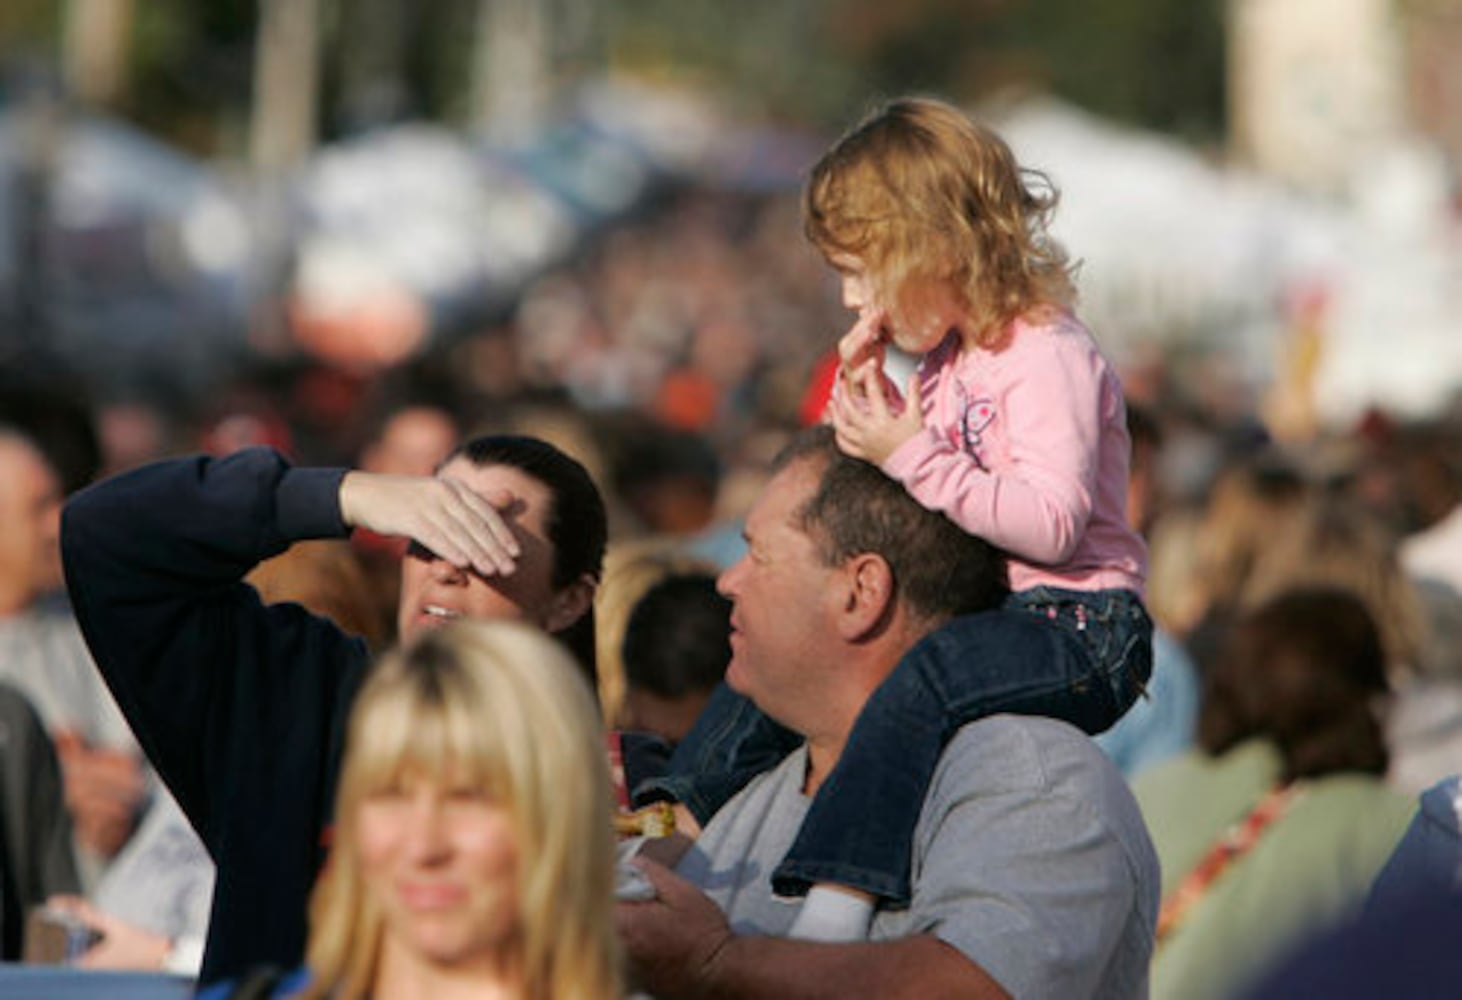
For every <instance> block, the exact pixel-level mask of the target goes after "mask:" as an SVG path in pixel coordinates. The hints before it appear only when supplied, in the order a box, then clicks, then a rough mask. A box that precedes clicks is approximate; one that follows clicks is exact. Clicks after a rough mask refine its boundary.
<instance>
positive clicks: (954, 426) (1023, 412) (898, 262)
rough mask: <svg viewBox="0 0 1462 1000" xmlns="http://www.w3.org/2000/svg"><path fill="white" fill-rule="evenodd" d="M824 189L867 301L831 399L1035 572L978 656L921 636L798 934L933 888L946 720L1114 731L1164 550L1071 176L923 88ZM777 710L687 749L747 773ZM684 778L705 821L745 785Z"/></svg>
mask: <svg viewBox="0 0 1462 1000" xmlns="http://www.w3.org/2000/svg"><path fill="white" fill-rule="evenodd" d="M803 205H804V215H805V225H806V231H807V235H808V237H809V239H811V241H812V242H813V243H814V244H815V245H816V246H817V248H818V249H819V250H820V251H821V252H822V254H823V256H824V257H825V258H826V259H827V261H828V263H829V264H830V265H831V266H832V267H833V268H835V269H836V270H837V272H838V273H839V274H840V275H841V278H842V293H843V304H844V305H845V306H847V307H848V308H849V309H853V310H856V311H857V313H858V318H857V320H856V322H855V323H854V324H853V326H852V328H851V329H850V330H849V331H848V333H847V334H846V335H845V336H843V338H842V340H841V342H840V344H839V355H840V361H841V368H840V371H839V375H838V381H837V385H836V387H835V389H834V393H833V398H832V400H831V402H830V404H829V407H828V412H827V418H826V419H827V420H828V421H829V422H830V423H831V424H832V426H833V429H834V431H835V432H836V438H837V444H838V447H839V448H840V449H841V450H842V451H843V452H844V453H846V454H848V455H851V456H852V457H854V458H859V459H863V460H865V461H868V462H870V463H872V464H874V465H877V466H879V467H880V468H881V469H882V470H883V471H884V472H885V473H886V474H887V475H888V476H890V477H891V478H893V479H894V480H896V481H898V482H899V483H901V484H902V485H903V486H904V488H905V489H906V490H908V492H909V493H910V494H911V495H912V496H913V497H914V499H915V500H917V501H919V503H921V504H922V505H923V506H925V507H927V508H929V509H931V510H934V511H938V512H941V513H943V514H945V515H946V516H948V517H949V518H950V520H952V521H953V522H954V523H956V524H957V525H959V526H960V527H961V528H962V529H963V530H965V531H966V532H968V533H969V534H971V535H976V536H979V537H981V538H983V539H985V540H986V541H988V542H990V543H992V544H993V545H996V546H998V547H999V548H1001V549H1004V550H1005V551H1006V553H1007V554H1008V556H1009V562H1008V566H1009V582H1010V586H1011V590H1012V591H1013V592H1012V594H1011V596H1010V597H1009V599H1008V600H1007V601H1006V603H1005V605H1004V607H1003V608H1001V609H998V610H995V611H990V612H985V613H983V614H982V615H980V616H979V621H978V625H977V626H976V627H969V623H965V624H964V625H961V626H959V628H960V631H959V633H958V635H959V638H957V639H955V638H950V639H948V640H947V641H949V642H957V643H959V644H960V648H961V649H962V651H963V655H961V656H957V657H955V656H951V657H946V658H943V659H940V658H938V657H917V656H910V657H908V658H906V659H905V660H904V662H903V663H902V664H901V665H900V667H899V669H898V670H896V671H895V672H894V673H893V675H892V676H891V677H890V678H889V679H888V680H887V681H886V682H885V683H884V684H883V685H882V686H881V687H880V688H879V690H878V692H877V693H876V694H875V695H874V697H873V698H872V699H871V700H870V701H869V703H868V705H867V707H866V708H865V709H864V711H863V713H862V715H861V716H860V717H859V721H858V724H857V727H856V728H855V729H854V730H853V732H852V736H851V739H850V741H849V743H848V745H847V747H846V749H845V750H844V752H843V754H842V756H841V758H840V760H839V763H838V767H837V770H836V771H834V772H833V774H832V775H831V776H830V778H829V779H828V781H827V783H826V784H824V785H823V786H822V788H821V789H820V791H819V792H818V795H817V797H816V799H815V800H814V802H813V804H812V807H811V810H810V811H809V813H808V816H807V820H806V822H805V823H804V824H803V826H802V832H801V834H800V835H799V837H798V839H797V841H796V843H795V844H794V846H793V848H792V850H791V852H789V854H788V855H787V858H786V860H785V861H784V862H783V863H782V865H781V866H780V867H779V868H778V869H777V870H776V872H775V873H774V874H773V885H774V886H775V887H776V890H777V891H778V892H779V893H782V894H799V893H807V892H808V891H809V888H811V892H810V895H809V898H808V900H807V902H806V904H805V905H804V906H803V908H802V910H801V914H802V916H801V917H800V918H799V923H798V926H797V927H795V928H794V930H793V933H794V935H798V936H805V937H814V938H833V939H845V938H858V937H861V936H862V935H863V934H864V933H865V930H866V927H867V925H868V920H869V917H870V915H871V913H872V910H873V907H874V905H876V901H877V900H879V899H882V900H886V901H889V902H892V903H894V904H899V903H904V902H907V900H908V899H909V896H910V877H909V859H910V858H911V857H912V855H913V851H912V846H913V835H914V825H915V821H916V820H917V818H918V816H919V812H920V804H921V803H922V802H923V801H924V798H925V792H926V790H927V788H928V785H929V781H930V778H931V777H932V775H933V772H934V768H935V764H936V762H937V760H938V759H939V755H940V753H941V752H942V750H943V747H944V742H945V740H946V739H947V738H948V737H949V736H950V735H951V734H953V733H954V732H956V731H957V730H958V729H959V728H960V726H962V725H964V724H965V723H968V722H971V721H974V720H975V719H978V718H981V717H983V716H986V715H991V714H994V713H996V712H1018V713H1023V714H1028V715H1048V716H1054V717H1057V718H1061V719H1065V720H1067V721H1069V722H1072V723H1075V724H1076V725H1078V726H1080V727H1081V728H1082V729H1085V730H1086V731H1087V732H1092V733H1094V732H1100V731H1101V730H1103V729H1106V728H1107V727H1109V726H1110V725H1112V723H1114V722H1116V720H1117V719H1118V718H1120V717H1121V715H1122V713H1123V712H1125V711H1126V710H1127V708H1128V707H1129V706H1130V705H1131V704H1132V703H1133V701H1134V700H1135V699H1136V698H1137V696H1138V694H1139V693H1140V692H1141V691H1142V689H1143V686H1144V684H1145V683H1146V682H1147V678H1148V675H1149V674H1150V673H1151V669H1152V623H1151V620H1150V619H1149V618H1148V615H1147V612H1146V609H1145V608H1144V606H1143V591H1144V587H1145V580H1146V571H1147V566H1146V563H1147V552H1146V548H1145V546H1144V544H1143V542H1142V540H1141V538H1140V537H1139V536H1138V534H1137V533H1136V532H1135V531H1134V530H1133V529H1132V528H1131V527H1130V526H1129V524H1128V521H1127V516H1126V502H1127V480H1128V462H1129V458H1130V451H1131V445H1130V440H1129V438H1128V434H1127V426H1126V410H1125V403H1124V400H1123V396H1122V387H1121V384H1120V382H1119V381H1118V378H1117V374H1116V372H1115V370H1114V369H1113V367H1112V366H1111V364H1110V363H1109V362H1108V361H1107V359H1106V358H1105V357H1103V355H1102V353H1101V350H1100V349H1099V348H1098V346H1097V344H1096V341H1095V340H1094V339H1093V337H1092V335H1091V333H1090V332H1089V331H1088V330H1087V329H1086V327H1085V326H1084V325H1082V323H1081V321H1080V320H1078V319H1077V318H1076V315H1075V314H1074V312H1073V311H1072V310H1073V303H1074V301H1075V298H1076V293H1075V286H1074V283H1073V278H1072V273H1071V268H1070V266H1069V265H1068V262H1067V257H1066V254H1065V251H1064V250H1063V249H1062V248H1061V247H1060V245H1059V244H1057V243H1056V242H1055V241H1054V240H1053V239H1051V237H1050V235H1049V234H1048V232H1047V229H1046V225H1047V222H1048V221H1049V217H1050V215H1051V212H1052V211H1053V209H1054V208H1055V205H1056V194H1055V192H1054V189H1053V188H1052V187H1051V185H1050V183H1049V181H1047V180H1046V178H1045V177H1043V176H1042V175H1040V174H1039V173H1036V172H1034V171H1031V170H1027V169H1025V168H1023V167H1021V166H1020V165H1019V164H1018V163H1017V162H1016V159H1015V156H1014V155H1013V154H1012V152H1011V150H1010V147H1009V146H1007V145H1006V143H1005V142H1004V140H1002V139H1001V138H1000V136H999V135H997V134H996V133H995V132H993V131H992V130H990V129H989V128H986V127H985V126H983V125H980V124H978V123H976V122H974V121H972V120H971V119H970V118H969V117H968V116H966V115H965V114H964V113H963V112H961V111H959V110H958V109H957V108H954V107H952V106H950V105H949V104H946V103H944V102H942V101H938V100H932V99H923V98H907V99H901V100H895V101H892V102H890V103H888V104H886V105H884V106H883V107H881V108H879V109H878V110H877V111H875V112H874V113H873V114H872V115H871V116H870V117H869V118H867V119H866V120H865V121H863V122H862V123H861V124H859V125H858V126H857V127H855V128H854V129H853V130H852V131H851V132H849V133H848V134H847V135H845V136H844V137H843V138H841V139H840V140H838V142H837V143H836V144H835V145H834V146H833V147H832V149H830V150H829V151H828V152H827V153H826V154H824V155H823V157H822V158H821V160H819V162H818V163H817V164H816V165H815V166H814V167H813V169H812V174H811V177H810V179H809V181H808V184H807V187H806V191H805V196H804V201H803ZM890 345H892V346H894V347H897V348H898V349H900V350H902V351H904V352H907V353H909V354H913V355H916V356H919V357H920V358H921V360H920V362H919V366H918V369H917V370H916V371H915V373H914V375H913V377H912V378H911V379H910V381H909V383H908V386H907V390H906V392H904V393H900V391H899V390H898V388H897V387H896V386H895V385H893V383H892V382H891V381H890V380H889V379H888V378H887V377H886V376H885V375H884V371H883V367H884V360H885V353H886V352H887V349H888V348H889V346H890ZM949 664H953V665H955V667H954V668H946V667H945V666H943V665H949ZM714 704H715V703H714V702H713V706H714ZM734 711H736V712H738V713H741V715H740V717H741V718H753V719H754V717H753V716H752V715H751V713H749V712H746V711H745V709H744V708H742V707H740V706H738V707H736V708H735V709H734ZM766 731H767V727H766V726H765V724H764V723H762V722H758V721H753V722H751V723H750V724H748V725H742V726H740V727H736V726H731V725H728V718H727V717H725V716H724V715H719V716H718V714H717V713H716V711H715V710H714V708H713V712H712V715H711V717H709V718H703V720H702V723H701V725H700V727H699V734H704V735H699V734H698V733H696V732H693V733H692V734H691V737H690V739H689V740H688V741H687V743H688V744H689V745H688V746H687V745H682V747H681V749H680V751H679V752H678V759H679V760H693V761H701V762H705V761H718V760H727V759H729V760H731V762H732V763H731V767H730V768H729V771H730V772H731V773H733V774H734V773H737V772H743V773H744V771H745V769H746V768H747V767H748V766H750V765H754V764H756V763H760V764H761V765H762V766H765V760H764V757H761V758H760V759H759V755H762V754H765V753H768V752H771V747H770V740H771V739H772V738H773V737H770V736H769V737H768V738H767V742H765V743H763V742H761V741H760V740H759V739H758V738H756V737H753V736H748V733H749V732H750V733H762V732H766ZM713 742H714V743H715V744H716V745H715V746H711V745H710V744H711V743H713ZM672 766H673V767H675V766H677V765H675V764H672ZM672 780H673V781H674V782H680V783H681V784H679V785H676V784H674V783H672V782H666V783H665V784H664V788H665V790H666V791H667V792H670V793H672V794H675V795H677V796H678V797H679V798H680V799H681V801H682V802H683V803H685V804H686V805H687V807H688V808H690V809H692V811H693V812H694V813H695V815H696V818H697V819H702V820H704V816H703V815H702V813H704V814H707V815H708V814H709V813H710V812H713V811H714V806H715V805H717V804H718V803H716V802H715V800H714V798H712V794H711V793H713V792H714V791H715V788H716V786H715V782H716V781H717V780H720V781H722V783H723V784H722V787H725V775H724V774H716V775H710V776H708V777H706V778H704V779H696V778H695V777H693V776H691V775H689V774H687V775H686V776H685V777H681V776H680V775H679V774H677V775H676V776H675V777H674V778H673V779H672ZM869 802H876V803H878V809H879V813H880V815H881V816H885V817H888V820H887V822H884V823H881V825H880V828H879V830H878V832H877V835H873V836H869V835H867V834H866V832H865V831H864V824H863V823H860V822H857V819H858V818H859V817H862V816H864V815H865V813H866V804H867V803H869ZM850 900H852V901H853V902H852V903H851V904H850V902H849V901H850Z"/></svg>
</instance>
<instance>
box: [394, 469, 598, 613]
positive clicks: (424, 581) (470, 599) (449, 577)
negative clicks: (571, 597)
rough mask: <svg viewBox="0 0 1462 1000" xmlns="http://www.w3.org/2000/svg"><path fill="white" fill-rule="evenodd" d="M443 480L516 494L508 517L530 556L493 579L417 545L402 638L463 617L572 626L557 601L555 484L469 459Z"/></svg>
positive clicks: (404, 583)
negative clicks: (552, 533) (551, 528)
mask: <svg viewBox="0 0 1462 1000" xmlns="http://www.w3.org/2000/svg"><path fill="white" fill-rule="evenodd" d="M438 475H440V476H442V477H444V478H447V479H455V480H456V481H458V482H460V483H462V484H464V485H466V486H467V487H469V488H470V489H472V490H473V491H475V492H477V493H479V494H482V495H484V496H491V495H493V494H494V493H496V492H497V491H499V490H507V491H508V492H510V493H511V494H512V495H513V497H514V498H515V502H514V503H513V505H512V506H511V507H509V508H508V509H507V510H506V511H504V512H503V517H504V519H505V520H506V521H507V522H508V524H509V525H510V526H511V527H512V529H513V533H514V534H515V535H516V536H517V538H518V545H519V547H520V549H521V551H522V554H521V555H520V556H519V557H518V562H517V566H516V568H515V569H514V570H513V572H512V574H511V575H509V576H505V577H499V576H491V577H485V576H482V575H481V574H479V573H477V572H475V571H473V570H464V569H459V568H457V567H456V566H453V565H452V564H451V563H449V562H447V561H446V560H444V559H440V558H438V557H437V556H436V555H435V554H434V553H432V552H429V551H427V550H426V549H424V548H422V547H421V546H419V545H413V546H412V547H411V548H410V549H409V550H408V551H407V553H406V558H405V559H404V560H402V563H401V603H400V606H399V610H398V612H397V620H396V624H397V627H398V629H399V631H400V634H401V637H402V639H409V638H411V637H412V636H413V635H415V634H416V633H417V632H418V631H419V630H420V629H423V628H433V627H437V626H441V625H445V624H446V623H447V622H449V621H452V620H453V619H456V618H460V617H466V618H506V619H519V620H523V621H530V622H534V623H536V624H538V625H540V626H542V627H544V628H545V629H547V630H548V631H558V630H561V629H563V628H565V627H567V625H569V624H571V622H563V621H560V620H559V618H558V606H557V605H556V603H555V597H556V596H557V593H556V591H555V589H554V587H553V562H554V550H553V543H552V542H550V541H549V539H548V516H549V512H550V510H551V509H552V506H553V495H552V493H550V492H549V489H548V487H547V486H545V485H544V484H543V483H541V482H539V481H538V480H537V479H534V478H533V477H532V476H530V475H528V474H527V473H525V472H523V471H521V470H519V469H516V468H513V467H512V466H507V465H487V466H480V467H479V466H475V465H473V464H472V463H471V462H469V461H468V460H467V459H465V458H457V459H453V460H452V461H451V462H448V463H447V464H446V465H445V466H443V468H442V470H441V471H440V472H439V473H438Z"/></svg>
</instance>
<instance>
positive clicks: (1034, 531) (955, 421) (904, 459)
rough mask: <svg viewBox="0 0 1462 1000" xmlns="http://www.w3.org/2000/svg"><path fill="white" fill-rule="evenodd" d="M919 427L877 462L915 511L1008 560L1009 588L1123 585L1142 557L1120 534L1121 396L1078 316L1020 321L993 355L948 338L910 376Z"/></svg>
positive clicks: (1129, 533)
mask: <svg viewBox="0 0 1462 1000" xmlns="http://www.w3.org/2000/svg"><path fill="white" fill-rule="evenodd" d="M919 380H920V381H919V386H920V397H921V399H922V401H923V410H924V429H923V430H922V431H921V432H920V433H919V434H917V435H915V436H914V437H912V438H910V439H909V440H908V441H906V442H904V443H903V444H902V445H901V446H900V447H899V448H898V450H896V451H895V452H894V453H893V454H892V455H890V456H889V457H888V459H887V460H886V461H885V462H884V465H883V468H884V471H885V472H887V473H888V474H889V475H890V476H892V477H894V478H895V479H898V480H899V481H900V482H902V483H903V484H904V486H905V488H906V489H908V491H909V493H910V494H912V495H913V497H914V498H915V499H916V500H918V501H919V502H920V503H921V504H923V505H924V506H925V507H928V508H930V509H931V510H938V511H942V512H943V513H944V514H945V515H946V516H948V517H949V518H950V519H951V520H952V521H954V522H955V523H956V524H958V525H959V526H960V527H962V528H964V530H965V531H967V532H969V533H970V534H972V535H979V536H980V537H981V538H984V539H985V540H986V541H988V542H990V543H991V544H993V545H998V546H1000V547H1001V548H1003V549H1005V550H1006V551H1007V552H1008V553H1009V555H1010V586H1011V588H1012V589H1013V590H1028V589H1030V588H1031V587H1035V586H1039V585H1042V584H1044V585H1047V586H1055V587H1065V588H1068V589H1071V590H1105V589H1128V590H1132V591H1135V592H1136V593H1138V594H1139V595H1141V594H1142V593H1143V591H1144V583H1145V579H1146V574H1147V549H1146V546H1145V545H1144V544H1143V541H1142V539H1141V537H1140V536H1139V535H1138V534H1137V533H1136V532H1135V531H1133V530H1132V529H1131V528H1129V527H1128V525H1127V517H1126V508H1127V474H1128V473H1127V466H1128V461H1129V458H1130V454H1131V442H1130V440H1129V439H1128V436H1127V417H1126V405H1125V403H1124V402H1123V400H1122V386H1121V383H1120V382H1119V381H1118V379H1117V374H1116V372H1114V371H1113V370H1112V367H1111V365H1110V364H1109V363H1108V362H1107V359H1106V358H1105V357H1103V356H1102V353H1101V351H1100V349H1099V348H1098V347H1097V344H1096V341H1095V340H1094V339H1093V338H1092V336H1091V333H1090V332H1089V331H1088V330H1087V329H1086V327H1085V326H1083V325H1082V324H1081V322H1080V321H1079V320H1077V319H1076V318H1075V317H1073V316H1071V315H1069V314H1066V313H1060V314H1057V315H1055V316H1054V317H1053V318H1052V320H1051V321H1050V322H1044V323H1031V322H1028V321H1026V320H1017V321H1016V322H1015V328H1014V330H1013V331H1012V332H1011V335H1010V336H1009V337H1007V338H1006V339H1005V343H1004V345H1003V346H1002V347H1001V348H1000V349H998V350H987V349H983V348H977V349H974V350H965V349H962V345H961V342H960V338H959V335H958V334H955V333H952V334H951V335H950V336H949V337H948V338H946V339H945V341H944V342H943V343H942V344H940V346H939V347H937V348H935V349H934V350H933V351H930V352H929V353H928V354H927V355H925V356H924V359H923V361H922V362H921V363H920V366H919Z"/></svg>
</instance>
